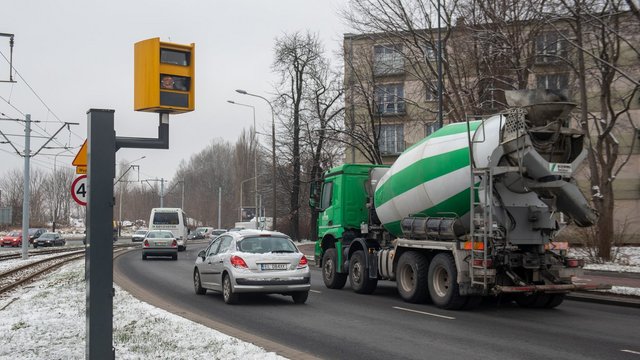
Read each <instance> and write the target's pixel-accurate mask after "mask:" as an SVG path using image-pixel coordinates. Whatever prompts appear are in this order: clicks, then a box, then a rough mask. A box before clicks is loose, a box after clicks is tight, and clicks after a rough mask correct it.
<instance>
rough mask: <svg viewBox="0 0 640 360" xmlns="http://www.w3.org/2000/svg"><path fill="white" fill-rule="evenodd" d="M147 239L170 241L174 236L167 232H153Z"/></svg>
mask: <svg viewBox="0 0 640 360" xmlns="http://www.w3.org/2000/svg"><path fill="white" fill-rule="evenodd" d="M147 237H148V238H154V239H170V238H172V237H173V234H172V233H170V232H166V231H152V232H150V233H149V234H147Z"/></svg>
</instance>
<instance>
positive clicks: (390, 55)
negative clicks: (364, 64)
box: [373, 45, 404, 75]
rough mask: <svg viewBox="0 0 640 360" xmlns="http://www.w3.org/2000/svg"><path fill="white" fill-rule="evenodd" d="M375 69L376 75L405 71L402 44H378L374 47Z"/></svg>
mask: <svg viewBox="0 0 640 360" xmlns="http://www.w3.org/2000/svg"><path fill="white" fill-rule="evenodd" d="M373 54H374V57H373V70H374V73H375V74H376V75H390V74H402V73H404V57H403V56H402V45H376V46H374V47H373Z"/></svg>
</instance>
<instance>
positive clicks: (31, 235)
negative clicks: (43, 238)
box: [29, 228, 47, 244]
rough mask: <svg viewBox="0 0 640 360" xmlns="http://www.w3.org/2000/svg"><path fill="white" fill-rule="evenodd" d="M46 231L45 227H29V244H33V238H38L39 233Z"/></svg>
mask: <svg viewBox="0 0 640 360" xmlns="http://www.w3.org/2000/svg"><path fill="white" fill-rule="evenodd" d="M46 232H47V229H43V228H30V229H29V244H33V242H34V240H35V239H37V238H39V237H40V235H42V234H44V233H46Z"/></svg>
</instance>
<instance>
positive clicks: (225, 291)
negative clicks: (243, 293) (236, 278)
mask: <svg viewBox="0 0 640 360" xmlns="http://www.w3.org/2000/svg"><path fill="white" fill-rule="evenodd" d="M222 298H223V299H224V302H225V303H227V304H229V305H233V304H236V303H238V299H239V295H238V294H236V293H234V292H233V286H231V278H230V277H229V275H228V274H224V278H223V279H222Z"/></svg>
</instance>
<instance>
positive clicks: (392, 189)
mask: <svg viewBox="0 0 640 360" xmlns="http://www.w3.org/2000/svg"><path fill="white" fill-rule="evenodd" d="M465 166H469V149H468V148H462V149H459V150H454V151H450V152H448V153H444V154H440V155H435V156H432V157H428V158H423V159H420V161H417V162H415V163H414V164H412V165H411V166H408V167H406V168H404V169H402V170H400V171H399V172H397V173H395V174H393V175H391V177H390V178H389V179H388V180H387V181H386V182H385V183H384V184H382V185H381V186H380V188H378V190H377V191H376V193H375V200H376V201H375V202H376V206H378V207H379V206H381V205H382V204H384V203H386V202H387V201H389V200H391V199H393V198H394V197H396V196H398V195H400V194H403V193H404V192H406V191H409V190H411V189H413V188H415V187H416V186H419V185H420V184H422V183H425V182H427V181H430V180H433V179H436V178H439V177H440V176H445V175H447V174H449V173H451V172H453V171H456V170H458V169H461V168H463V167H465Z"/></svg>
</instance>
